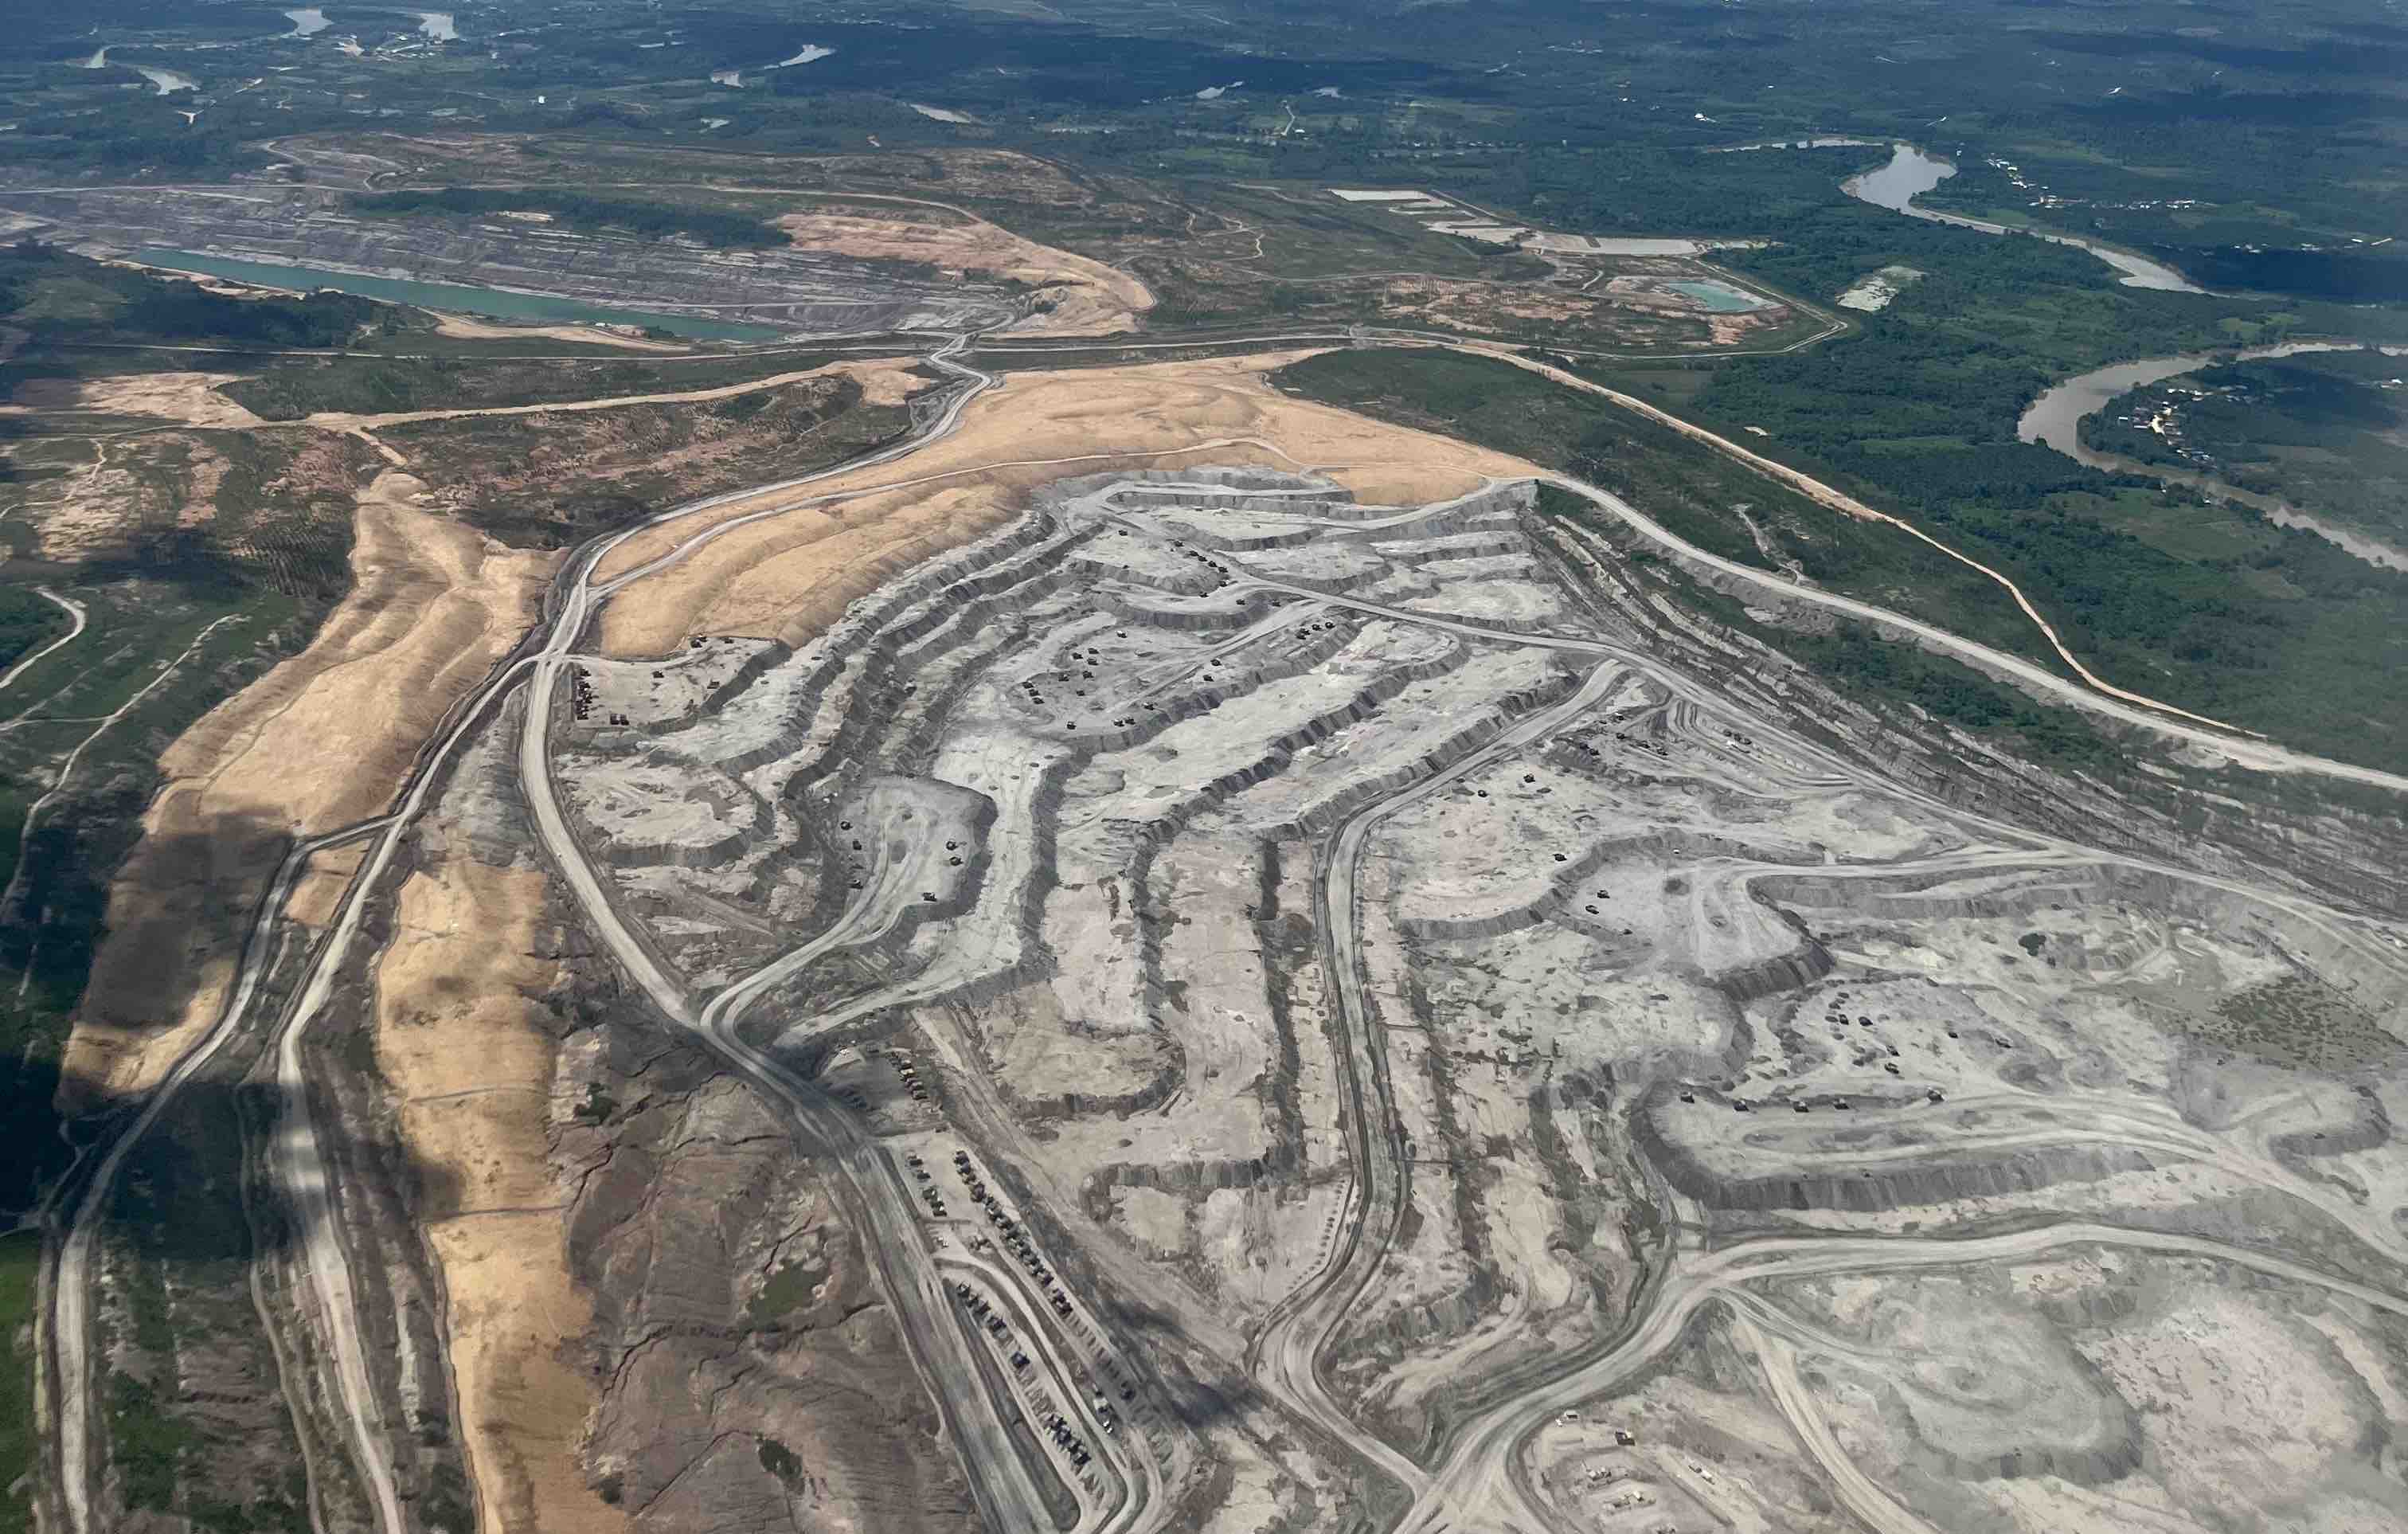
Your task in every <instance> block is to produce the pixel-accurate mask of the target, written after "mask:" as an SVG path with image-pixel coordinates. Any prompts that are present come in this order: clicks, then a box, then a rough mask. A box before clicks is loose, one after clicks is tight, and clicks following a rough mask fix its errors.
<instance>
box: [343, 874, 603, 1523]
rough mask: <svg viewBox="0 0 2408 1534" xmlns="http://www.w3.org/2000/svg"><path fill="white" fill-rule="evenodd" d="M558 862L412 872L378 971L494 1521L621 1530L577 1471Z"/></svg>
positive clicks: (455, 1360) (591, 1391) (583, 1413)
mask: <svg viewBox="0 0 2408 1534" xmlns="http://www.w3.org/2000/svg"><path fill="white" fill-rule="evenodd" d="M543 886H544V881H543V876H542V875H541V874H539V873H536V872H532V871H519V870H509V869H501V868H495V867H487V866H485V865H483V864H480V863H478V862H476V861H474V860H473V859H471V858H469V857H465V856H453V857H449V858H445V859H444V860H443V861H442V862H441V863H440V865H439V866H438V867H436V868H435V869H433V870H431V871H429V872H423V873H420V874H418V875H416V876H415V877H413V878H412V879H411V880H410V881H409V883H408V884H406V885H404V886H403V888H402V892H401V896H400V903H399V908H398V910H397V921H396V925H397V928H398V930H397V932H396V934H395V936H394V940H393V943H392V945H391V946H390V947H389V948H388V949H387V950H386V951H385V954H384V958H383V961H382V963H381V964H380V967H379V968H378V977H377V1031H376V1039H377V1061H378V1065H379V1067H380V1069H381V1070H382V1071H383V1073H384V1076H385V1079H386V1081H387V1082H389V1083H390V1084H391V1085H392V1087H393V1089H394V1095H395V1096H396V1097H398V1098H399V1099H400V1103H401V1133H402V1140H403V1142H404V1144H405V1145H406V1146H407V1148H408V1149H409V1152H410V1154H411V1155H412V1157H413V1159H414V1160H415V1161H416V1162H417V1164H418V1168H419V1172H420V1176H421V1179H422V1181H423V1183H425V1184H426V1185H427V1186H429V1187H430V1188H432V1189H434V1190H435V1192H434V1194H433V1197H432V1199H431V1200H430V1204H431V1207H429V1208H427V1209H426V1210H425V1211H424V1226H423V1227H424V1229H425V1231H426V1236H427V1240H428V1241H429V1242H430V1243H431V1244H432V1246H433V1247H434V1249H435V1253H436V1255H437V1259H438V1260H439V1261H440V1262H441V1264H442V1268H443V1280H444V1291H445V1296H446V1299H447V1302H448V1303H447V1305H446V1307H445V1316H444V1320H445V1324H446V1328H447V1332H448V1336H449V1345H450V1353H451V1358H452V1376H453V1379H454V1380H455V1381H456V1382H457V1386H458V1390H459V1396H460V1425H461V1427H462V1430H463V1435H462V1436H463V1447H464V1448H465V1449H466V1452H467V1455H468V1459H469V1464H470V1467H471V1469H472V1470H473V1472H474V1480H475V1483H476V1486H477V1493H478V1498H479V1501H480V1509H479V1512H480V1524H481V1527H486V1528H490V1529H509V1530H511V1531H513V1534H516V1531H521V1530H525V1531H529V1534H540V1531H547V1530H555V1529H556V1530H562V1531H577V1534H585V1531H592V1534H605V1531H608V1530H610V1529H614V1528H619V1527H624V1525H625V1519H624V1516H623V1515H622V1514H621V1513H620V1512H619V1511H618V1510H617V1509H615V1508H612V1507H609V1506H608V1505H606V1504H605V1503H603V1502H602V1501H601V1500H600V1498H597V1497H596V1496H595V1493H594V1491H593V1489H592V1488H591V1487H590V1486H589V1485H588V1484H587V1483H586V1479H585V1477H584V1475H583V1474H582V1473H581V1471H580V1469H579V1467H578V1463H577V1455H576V1451H577V1447H578V1444H579V1441H581V1439H582V1438H583V1437H584V1434H585V1430H586V1423H587V1419H588V1417H589V1416H590V1415H591V1414H592V1412H593V1411H594V1409H595V1406H596V1405H597V1404H598V1400H599V1398H598V1395H597V1393H596V1391H595V1385H594V1382H593V1380H592V1379H591V1377H590V1376H589V1375H587V1374H586V1373H585V1372H584V1371H582V1370H581V1369H577V1368H575V1367H574V1364H573V1359H574V1357H575V1355H576V1349H577V1347H578V1345H579V1343H580V1342H581V1340H582V1339H583V1337H584V1336H585V1333H586V1330H587V1328H588V1326H590V1324H591V1322H592V1319H593V1304H592V1300H591V1298H590V1297H589V1296H587V1295H586V1294H585V1293H584V1292H583V1291H581V1289H579V1288H578V1287H577V1285H576V1284H575V1283H573V1282H572V1280H571V1279H570V1277H569V1273H568V1265H567V1251H566V1236H565V1232H564V1229H563V1222H564V1220H565V1218H566V1215H565V1210H566V1200H565V1199H564V1198H563V1197H561V1196H560V1192H559V1190H558V1188H557V1186H556V1184H555V1183H554V1180H553V1177H552V1169H551V1157H550V1144H549V1121H550V1118H551V1108H552V1067H553V1043H552V1036H551V1035H550V1034H549V1033H548V1032H547V1031H546V1030H545V1027H544V1018H545V1011H544V1001H543V997H544V996H545V994H546V993H547V992H549V991H550V990H551V989H552V987H553V985H554V984H555V983H556V982H558V979H559V973H560V971H559V967H558V965H557V964H556V963H555V962H554V961H553V960H552V958H551V957H549V956H547V955H546V954H545V953H540V952H538V949H539V948H541V947H542V946H543V944H544V940H545V938H546V934H545V932H544V931H542V930H541V925H540V916H541V912H542V910H543Z"/></svg>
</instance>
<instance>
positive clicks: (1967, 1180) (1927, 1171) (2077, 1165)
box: [1630, 1082, 2157, 1214]
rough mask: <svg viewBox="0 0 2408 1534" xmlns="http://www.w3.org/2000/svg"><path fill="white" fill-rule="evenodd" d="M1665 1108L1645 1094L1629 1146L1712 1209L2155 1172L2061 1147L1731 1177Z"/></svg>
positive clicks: (1667, 1094) (1853, 1208) (2106, 1154)
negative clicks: (1667, 1127) (1698, 1149)
mask: <svg viewBox="0 0 2408 1534" xmlns="http://www.w3.org/2000/svg"><path fill="white" fill-rule="evenodd" d="M1851 1100H1852V1101H1854V1102H1855V1103H1856V1110H1857V1113H1858V1116H1859V1117H1861V1118H1866V1119H1871V1118H1873V1117H1875V1116H1876V1115H1878V1114H1879V1113H1880V1112H1881V1111H1882V1110H1883V1109H1884V1108H1885V1107H1886V1106H1888V1105H1887V1104H1885V1103H1882V1102H1880V1101H1878V1100H1875V1099H1872V1098H1868V1097H1854V1098H1852V1099H1851ZM1915 1100H1918V1099H1914V1098H1901V1099H1900V1101H1901V1102H1910V1101H1915ZM1707 1101H1708V1099H1707V1098H1706V1097H1705V1095H1704V1094H1702V1093H1701V1094H1699V1102H1698V1104H1696V1105H1694V1106H1691V1105H1685V1104H1684V1105H1680V1106H1683V1107H1686V1108H1688V1110H1689V1111H1691V1112H1693V1113H1694V1112H1699V1111H1705V1108H1706V1105H1707ZM1671 1105H1672V1087H1671V1085H1670V1083H1669V1082H1668V1083H1663V1084H1660V1085H1658V1086H1656V1088H1654V1089H1652V1090H1651V1091H1650V1092H1649V1093H1648V1094H1647V1096H1646V1097H1645V1098H1644V1099H1643V1100H1642V1101H1641V1103H1640V1104H1639V1105H1637V1106H1636V1107H1635V1108H1634V1109H1633V1111H1632V1112H1631V1114H1630V1136H1631V1140H1632V1143H1633V1144H1634V1145H1636V1146H1637V1147H1638V1149H1639V1151H1640V1153H1641V1154H1642V1155H1643V1156H1645V1157H1646V1159H1647V1163H1648V1165H1649V1166H1651V1167H1654V1168H1656V1170H1657V1171H1659V1172H1661V1173H1662V1174H1663V1176H1664V1179H1665V1181H1666V1182H1668V1183H1670V1184H1671V1186H1672V1187H1673V1188H1674V1189H1676V1190H1677V1191H1679V1192H1680V1193H1682V1194H1684V1195H1685V1196H1687V1197H1690V1198H1693V1199H1695V1200H1697V1201H1698V1202H1699V1204H1702V1205H1704V1206H1705V1207H1706V1208H1707V1209H1709V1210H1712V1211H1731V1212H1740V1213H1802V1212H1806V1211H1814V1210H1829V1211H1841V1212H1845V1213H1851V1214H1875V1213H1885V1212H1888V1211H1893V1210H1901V1209H1928V1208H1933V1207H1936V1206H1940V1205H1944V1204H1949V1203H1954V1202H1956V1201H1957V1200H1959V1199H1967V1198H2003V1197H2014V1196H2017V1195H2025V1194H2033V1193H2039V1192H2042V1191H2044V1190H2046V1189H2048V1188H2051V1187H2055V1186H2057V1184H2059V1183H2096V1182H2101V1181H2104V1180H2105V1179H2107V1178H2110V1177H2114V1176H2116V1175H2118V1174H2120V1173H2124V1172H2147V1171H2155V1170H2157V1163H2156V1162H2154V1161H2152V1160H2151V1159H2150V1158H2149V1157H2148V1156H2147V1155H2145V1154H2143V1153H2142V1152H2139V1151H2136V1150H2133V1149H2131V1148H2129V1147H2128V1146H2096V1145H2059V1146H2048V1147H2044V1148H2042V1149H2036V1150H2019V1151H2010V1152H2005V1153H2001V1154H1986V1155H1985V1154H1979V1153H1951V1152H1946V1151H1935V1152H1934V1153H1933V1154H1932V1155H1931V1156H1930V1158H1929V1159H1928V1160H1926V1161H1923V1162H1921V1163H1919V1164H1917V1165H1915V1166H1913V1167H1908V1168H1896V1169H1876V1168H1860V1169H1858V1170H1857V1171H1856V1174H1855V1175H1853V1176H1851V1175H1844V1174H1842V1173H1838V1172H1834V1173H1831V1174H1828V1175H1824V1174H1813V1173H1809V1174H1802V1175H1796V1176H1768V1177H1734V1176H1731V1175H1729V1174H1727V1173H1726V1172H1723V1171H1722V1170H1720V1169H1718V1168H1713V1167H1710V1166H1708V1165H1706V1164H1705V1163H1704V1161H1703V1160H1702V1159H1700V1158H1699V1156H1698V1155H1697V1154H1695V1153H1694V1152H1692V1151H1691V1150H1690V1148H1689V1147H1688V1146H1687V1145H1685V1144H1684V1143H1683V1142H1681V1141H1678V1140H1673V1139H1671V1138H1670V1136H1668V1135H1667V1134H1666V1133H1665V1131H1664V1127H1663V1125H1662V1124H1661V1122H1660V1116H1661V1115H1662V1114H1663V1113H1664V1112H1665V1111H1668V1108H1669V1107H1670V1106H1671ZM1736 1116H1737V1115H1734V1117H1736Z"/></svg>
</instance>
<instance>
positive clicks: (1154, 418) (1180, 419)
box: [601, 351, 1535, 655]
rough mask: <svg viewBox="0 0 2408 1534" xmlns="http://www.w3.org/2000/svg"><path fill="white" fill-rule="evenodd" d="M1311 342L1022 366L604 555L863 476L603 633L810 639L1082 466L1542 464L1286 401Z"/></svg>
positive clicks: (650, 649)
mask: <svg viewBox="0 0 2408 1534" xmlns="http://www.w3.org/2000/svg"><path fill="white" fill-rule="evenodd" d="M1305 354H1306V353H1304V352H1297V351H1289V352H1279V353H1269V354H1262V355H1256V356H1251V357H1233V358H1223V359H1217V360H1213V361H1209V362H1196V363H1159V364H1150V365H1146V366H1130V367H1112V368H1097V369H1093V370H1082V371H1079V372H1069V373H1036V374H1019V375H1014V376H1013V377H1011V379H1010V380H1007V383H1006V386H1005V387H1004V388H1002V389H999V390H996V391H992V392H990V393H988V394H985V395H984V396H982V398H980V399H979V400H977V401H976V402H974V403H973V404H972V405H971V406H970V408H969V409H968V410H966V411H964V412H963V417H962V423H961V426H960V429H959V430H957V431H956V432H954V434H953V436H951V437H947V438H945V439H944V440H943V441H940V442H938V443H935V444H932V445H931V446H929V447H926V448H924V449H922V450H921V451H920V452H916V453H913V454H912V455H911V456H910V457H909V458H906V459H904V460H903V461H901V462H899V463H896V464H892V465H887V466H882V467H878V468H871V469H864V470H859V471H856V472H854V473H852V474H848V475H844V476H841V477H839V478H837V479H832V480H824V481H821V482H820V483H818V484H814V485H812V486H810V487H809V489H807V490H805V491H800V492H792V493H788V494H786V495H782V496H781V497H764V498H761V499H758V500H753V501H744V502H738V503H735V504H732V505H730V506H728V507H726V508H724V509H719V510H714V511H713V512H711V513H710V515H709V519H708V520H704V519H698V518H697V519H688V520H686V521H684V522H681V523H675V524H673V525H672V526H670V527H666V528H661V529H656V530H654V531H652V532H648V533H644V534H642V535H639V536H638V537H637V538H630V539H629V540H628V541H627V542H626V543H625V544H624V545H622V546H621V547H620V549H619V550H618V551H617V552H614V553H613V554H612V555H611V557H610V558H609V560H608V561H606V562H605V565H604V568H603V571H602V574H603V576H604V577H605V578H607V577H609V575H612V574H615V573H618V572H620V571H623V570H626V569H629V568H632V567H633V566H637V565H639V564H642V563H644V562H645V561H647V560H649V559H652V558H654V557H656V556H657V555H659V554H662V553H665V552H667V551H668V550H669V549H670V548H672V547H674V546H675V545H676V544H678V543H679V542H681V541H682V540H683V539H685V538H690V537H692V536H693V535H694V534H695V533H696V532H699V531H701V530H703V528H705V527H706V526H708V525H710V523H712V522H717V521H724V520H727V519H730V518H733V517H738V516H743V515H746V514H748V513H751V512H757V511H761V510H765V509H770V508H772V507H774V506H776V505H778V504H779V503H780V501H781V500H782V501H785V502H788V503H796V502H800V501H803V500H806V499H810V498H814V497H819V496H824V495H827V494H829V493H832V492H838V491H848V492H867V494H859V495H856V496H855V498H853V499H849V500H844V501H840V502H838V503H836V504H833V505H830V506H826V507H823V508H808V507H798V509H796V510H795V511H793V512H791V513H789V514H787V515H784V516H778V517H770V518H767V519H765V520H763V521H761V522H758V523H753V524H752V525H750V526H748V527H744V528H741V529H738V531H736V532H733V533H730V534H728V535H727V536H726V537H724V538H720V539H718V540H717V541H716V542H713V543H710V544H708V545H706V546H705V547H703V548H702V549H700V550H699V551H697V552H695V554H694V555H693V557H691V558H689V559H688V560H686V561H685V562H684V563H683V564H681V565H678V566H672V567H671V568H669V569H667V570H666V571H663V572H662V573H661V574H659V575H656V576H653V577H652V578H650V579H648V580H645V581H638V582H637V583H636V584H635V585H633V586H630V587H628V588H627V589H626V590H625V591H624V592H622V593H621V594H619V595H617V596H615V597H613V598H612V599H611V601H610V604H609V607H608V608H606V609H604V612H603V617H602V630H601V634H602V643H603V646H604V648H605V650H606V651H607V652H609V653H610V654H613V655H650V654H660V653H662V652H667V651H669V650H672V649H674V648H676V647H677V646H678V645H679V644H681V642H682V641H683V640H684V638H685V637H686V636H687V635H689V634H750V635H760V636H765V637H772V636H774V637H776V638H784V639H786V640H787V641H788V642H790V643H792V642H796V641H797V640H799V639H801V638H809V637H810V635H811V634H813V633H815V632H817V631H818V630H819V629H821V628H823V627H824V626H825V625H826V624H828V623H829V622H831V621H833V619H834V618H835V617H836V616H837V614H839V613H840V612H841V611H843V609H844V607H845V605H846V604H847V603H849V602H851V601H853V599H854V598H856V597H858V596H861V595H864V594H866V593H867V592H868V591H870V590H872V589H874V588H875V587H876V586H877V585H878V584H879V583H880V582H882V581H885V580H887V579H888V578H889V577H891V576H892V575H893V574H894V573H895V572H896V571H897V570H900V569H902V568H905V567H906V566H909V565H910V564H911V563H913V562H915V561H917V560H919V559H922V558H925V557H926V556H927V554H929V553H931V552H935V551H936V550H938V549H939V548H943V547H946V546H950V545H952V544H954V543H958V542H961V541H963V540H965V539H967V538H973V537H975V536H977V535H978V534H980V533H982V532H984V531H986V530H987V529H989V528H991V527H993V526H995V525H996V524H997V523H1000V522H1002V521H1003V520H1004V519H1005V518H1007V517H1008V516H1010V515H1011V513H1012V512H1013V511H1014V510H1016V509H1018V508H1019V506H1021V505H1022V504H1023V497H1024V496H1025V493H1026V492H1027V491H1028V490H1029V489H1030V488H1031V487H1033V486H1035V485H1039V484H1041V483H1044V482H1046V481H1048V480H1057V479H1061V478H1064V477H1065V476H1068V475H1076V474H1089V473H1096V472H1098V471H1101V470H1104V469H1109V468H1116V467H1117V468H1168V467H1176V466H1181V465H1183V464H1254V465H1261V466H1269V467H1274V468H1290V469H1293V468H1315V469H1321V470H1324V471H1326V472H1330V473H1332V474H1334V475H1335V477H1336V478H1338V479H1339V480H1341V481H1343V482H1344V483H1346V484H1347V485H1348V486H1349V487H1351V488H1352V489H1354V490H1355V493H1356V494H1357V495H1360V496H1362V498H1364V499H1365V500H1368V501H1378V502H1404V501H1418V500H1427V499H1433V498H1437V497H1441V496H1446V495H1460V494H1462V493H1463V492H1465V491H1468V490H1471V489H1475V488H1477V487H1478V486H1479V484H1480V483H1481V482H1482V480H1483V479H1484V477H1486V476H1490V475H1495V476H1500V477H1512V476H1520V475H1525V474H1529V473H1533V472H1535V470H1534V469H1533V468H1532V467H1531V466H1529V465H1527V464H1525V463H1522V462H1521V461H1520V460H1518V459H1513V458H1508V457H1506V456H1505V455H1503V454H1501V453H1495V452H1485V451H1484V450H1481V449H1478V448H1472V447H1468V446H1466V445H1464V444H1462V443H1459V442H1452V441H1449V440H1447V439H1446V438H1444V437H1433V436H1431V435H1429V434H1427V433H1425V432H1417V431H1412V430H1409V429H1407V428H1404V427H1400V426H1391V425H1385V424H1383V423H1380V422H1376V421H1371V420H1368V419H1366V418H1364V417H1362V416H1357V415H1350V414H1348V413H1347V412H1345V411H1343V410H1338V409H1330V408H1328V407H1326V406H1322V405H1313V404H1309V403H1306V402H1304V401H1301V400H1295V399H1290V398H1288V397H1287V396H1286V395H1284V394H1280V393H1279V392H1277V391H1276V390H1274V389H1272V388H1271V387H1270V386H1269V384H1267V383H1266V382H1265V381H1264V379H1263V375H1264V374H1266V373H1268V372H1269V371H1270V370H1271V369H1273V368H1276V367H1279V366H1284V365H1285V364H1287V363H1289V362H1292V361H1294V360H1296V359H1297V357H1299V356H1302V355H1305ZM882 487H883V488H882Z"/></svg>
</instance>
